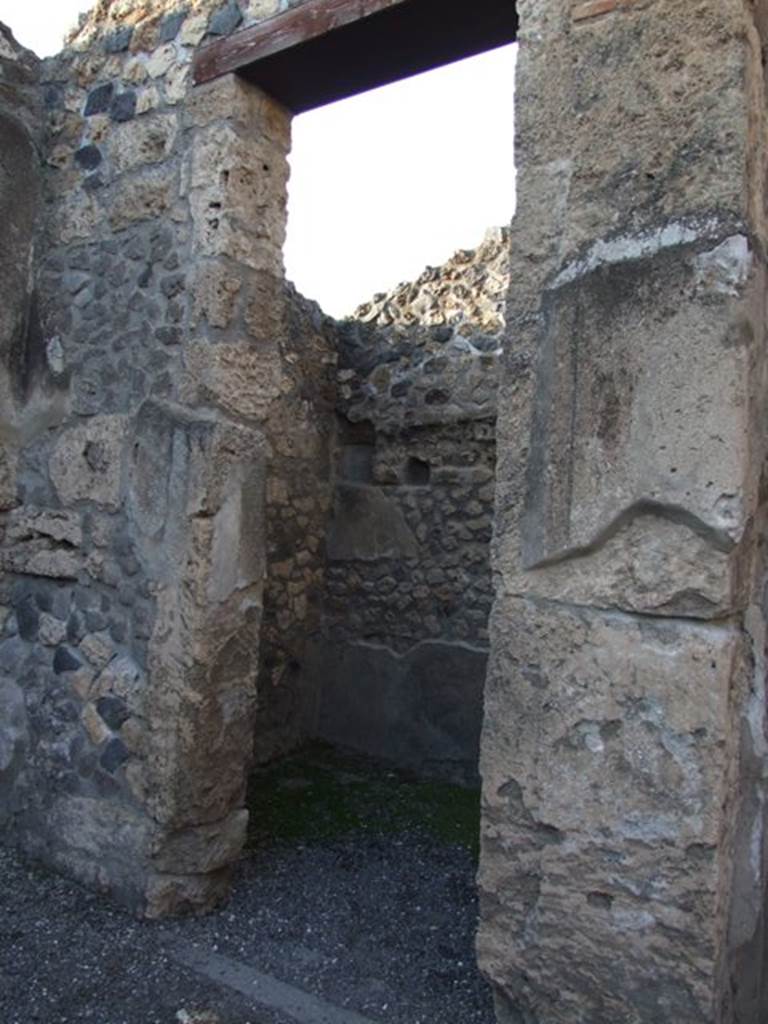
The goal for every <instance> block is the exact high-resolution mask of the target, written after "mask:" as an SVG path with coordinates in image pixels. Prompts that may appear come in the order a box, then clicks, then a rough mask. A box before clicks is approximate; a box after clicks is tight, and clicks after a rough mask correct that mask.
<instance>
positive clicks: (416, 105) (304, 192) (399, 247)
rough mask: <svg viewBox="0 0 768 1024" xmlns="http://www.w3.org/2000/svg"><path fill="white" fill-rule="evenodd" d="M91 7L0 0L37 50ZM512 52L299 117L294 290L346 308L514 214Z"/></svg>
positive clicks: (55, 41)
mask: <svg viewBox="0 0 768 1024" xmlns="http://www.w3.org/2000/svg"><path fill="white" fill-rule="evenodd" d="M90 6H91V4H90V3H89V2H88V0H0V21H3V22H5V23H6V24H7V25H10V27H11V28H12V29H13V31H14V33H15V35H16V38H17V39H18V40H19V42H20V43H22V44H23V45H24V46H28V47H29V48H30V49H32V50H34V51H35V52H36V53H37V54H39V55H40V56H41V57H42V56H48V55H50V54H53V53H56V52H57V51H58V50H59V49H60V48H61V40H62V37H63V35H64V33H65V32H66V31H67V30H68V29H69V28H70V27H71V26H72V25H74V24H75V23H76V21H77V15H78V13H79V12H80V11H81V10H84V9H88V8H89V7H90ZM514 62H515V48H514V47H502V48H501V49H499V50H493V51H491V52H490V53H486V54H482V55H481V56H480V57H474V58H471V59H470V60H466V61H460V62H459V63H457V64H452V65H449V66H448V67H445V68H439V69H438V70H436V71H432V72H430V73H429V74H426V75H418V76H417V77H415V78H411V79H408V80H406V81H403V82H398V83H396V84H394V85H390V86H386V87H385V88H383V89H376V90H374V91H372V92H369V93H364V94H363V95H360V96H355V97H353V98H352V99H349V100H345V101H343V102H341V103H334V104H331V105H330V106H327V107H323V108H321V109H320V110H315V111H311V112H310V113H308V114H302V115H301V116H300V117H297V118H296V119H295V121H294V126H293V153H292V156H291V184H290V193H289V205H288V240H287V242H286V247H285V262H286V270H287V274H288V276H289V277H290V278H291V279H292V280H293V281H294V282H295V283H296V285H297V287H298V288H299V290H300V291H302V292H303V293H304V294H305V295H307V296H308V297H310V298H313V299H317V300H318V302H320V304H321V305H322V306H323V308H324V309H325V310H326V311H327V312H329V313H332V314H335V315H340V314H343V313H348V312H351V310H352V309H353V308H354V307H355V306H356V305H357V304H358V303H360V302H363V301H365V300H366V299H367V298H369V297H370V296H371V295H372V294H373V293H374V292H377V291H388V290H389V289H390V288H392V287H393V286H394V285H396V284H398V283H399V282H400V281H407V280H412V279H413V278H415V277H417V276H418V275H419V274H420V273H421V271H422V270H423V269H424V267H425V266H427V265H428V264H431V265H439V264H440V263H443V262H444V261H445V260H446V259H447V258H448V257H449V256H450V255H451V254H452V253H453V252H454V251H455V250H456V249H459V248H474V247H475V246H476V245H478V244H479V242H480V241H481V239H482V237H483V233H484V231H485V229H486V228H488V227H492V226H496V225H499V224H507V223H509V221H510V220H511V218H512V213H513V212H514V197H515V182H514V154H513V125H512V117H511V111H512V109H513V108H512V94H513V81H514Z"/></svg>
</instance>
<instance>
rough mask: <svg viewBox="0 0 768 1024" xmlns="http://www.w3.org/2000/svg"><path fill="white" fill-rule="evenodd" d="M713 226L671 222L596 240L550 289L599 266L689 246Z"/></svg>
mask: <svg viewBox="0 0 768 1024" xmlns="http://www.w3.org/2000/svg"><path fill="white" fill-rule="evenodd" d="M717 227H718V223H717V221H716V220H715V219H714V218H712V219H710V220H709V221H705V222H703V223H701V224H699V225H696V226H695V227H692V226H691V225H688V224H682V223H674V222H673V223H671V224H667V225H665V226H664V227H663V228H658V229H657V230H656V231H646V232H643V233H642V234H639V235H620V236H619V237H618V238H611V239H607V240H606V239H602V238H601V239H598V241H597V242H595V244H594V245H593V246H592V248H591V249H590V250H589V252H588V253H587V255H586V256H585V257H584V258H583V259H580V260H576V261H574V262H573V263H569V264H568V266H566V267H565V268H564V269H563V270H561V271H560V273H559V274H558V275H557V277H556V278H555V281H554V287H556V288H558V287H560V286H561V285H564V284H569V283H570V282H571V281H575V280H576V279H577V278H579V277H584V276H585V275H586V274H589V273H591V272H592V271H593V270H596V269H597V268H598V267H601V266H609V265H611V264H615V263H628V262H629V261H630V260H639V259H646V258H647V257H649V256H654V255H655V254H656V253H658V252H662V251H663V250H664V249H673V248H675V246H678V245H689V244H690V243H692V242H695V241H696V240H697V239H699V238H702V237H705V236H706V235H708V234H712V233H713V232H714V231H716V230H717Z"/></svg>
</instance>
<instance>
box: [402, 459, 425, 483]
mask: <svg viewBox="0 0 768 1024" xmlns="http://www.w3.org/2000/svg"><path fill="white" fill-rule="evenodd" d="M431 479H432V467H431V466H430V464H429V463H428V462H424V460H423V459H417V458H416V457H415V456H411V458H409V459H408V461H407V462H406V464H405V466H404V467H403V483H404V484H406V486H408V487H429V484H430V482H431Z"/></svg>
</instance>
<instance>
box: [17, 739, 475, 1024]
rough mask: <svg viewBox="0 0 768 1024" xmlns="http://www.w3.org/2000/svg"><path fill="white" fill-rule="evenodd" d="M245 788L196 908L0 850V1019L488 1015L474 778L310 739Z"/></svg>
mask: <svg viewBox="0 0 768 1024" xmlns="http://www.w3.org/2000/svg"><path fill="white" fill-rule="evenodd" d="M250 802H251V811H252V821H253V829H252V834H251V839H250V849H249V850H248V854H247V856H246V857H245V858H244V859H243V861H242V863H241V865H240V867H239V870H238V877H237V882H236V885H235V888H234V891H233V893H232V897H231V900H230V901H229V903H228V904H227V905H226V906H225V907H223V908H222V909H221V910H220V911H218V912H217V913H215V914H212V915H210V916H209V917H206V918H200V919H195V920H189V919H188V920H182V921H173V922H161V923H155V922H146V921H137V920H135V919H132V918H130V917H127V916H126V915H125V914H123V913H122V912H121V911H119V910H118V909H117V908H115V907H113V906H111V905H110V904H108V903H107V902H105V900H104V899H103V898H102V897H99V896H96V895H93V894H92V893H90V892H87V891H85V890H83V889H82V888H80V887H79V886H77V885H74V884H72V883H70V882H66V881H64V880H62V879H60V878H58V877H55V876H53V875H50V874H48V873H46V872H43V871H41V870H40V869H39V868H35V867H33V866H30V865H24V864H22V863H21V862H20V861H19V859H18V857H17V856H16V855H15V854H14V853H13V852H12V851H10V850H7V849H5V850H1V849H0V871H2V879H3V884H2V890H1V892H0V1022H1V1024H30V1022H35V1021H45V1022H46V1024H68V1022H74V1021H93V1022H96V1024H295V1022H299V1024H371V1022H373V1024H375V1022H380V1024H492V1022H493V1011H492V1006H491V999H490V994H489V991H488V989H487V986H486V985H485V983H484V982H483V980H482V979H481V977H480V975H479V974H478V971H477V967H476V965H475V958H474V950H473V941H474V931H475V927H476V918H477V908H476V894H475V887H474V873H475V867H476V836H477V833H478V799H477V794H476V793H475V792H473V791H468V790H462V789H456V788H454V787H451V786H446V785H442V784H440V783H424V782H419V781H417V780H414V779H410V778H408V777H404V776H402V775H401V774H398V773H396V772H394V771H392V770H391V769H389V768H388V767H386V766H382V765H380V764H376V763H373V762H370V761H367V760H365V759H362V758H358V757H348V756H342V755H339V754H338V753H335V752H332V751H329V750H327V749H324V748H319V747H314V748H309V749H307V750H305V751H303V752H302V753H301V755H297V756H296V757H294V758H291V759H288V760H285V761H282V762H280V763H279V764H278V765H276V766H274V767H271V768H269V769H266V770H264V771H262V772H261V773H259V774H258V775H256V776H255V777H254V780H253V785H252V787H251V796H250Z"/></svg>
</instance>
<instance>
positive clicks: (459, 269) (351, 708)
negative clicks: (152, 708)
mask: <svg viewBox="0 0 768 1024" xmlns="http://www.w3.org/2000/svg"><path fill="white" fill-rule="evenodd" d="M508 242H509V240H508V234H507V232H506V231H505V230H501V229H498V230H493V231H491V232H489V234H488V236H487V238H486V240H485V241H484V243H483V244H482V245H481V246H480V247H479V248H478V249H477V250H476V251H472V250H467V251H462V252H459V253H457V254H456V255H455V256H454V257H453V258H452V259H451V260H449V261H448V262H447V263H446V264H445V265H443V266H442V267H439V268H428V269H427V270H426V271H425V273H424V274H423V275H422V276H421V277H420V278H419V279H418V280H417V281H416V282H414V283H413V284H405V285H401V286H400V287H399V288H397V289H395V290H394V291H393V292H392V293H390V294H388V295H379V296H377V297H376V298H375V299H374V301H373V302H372V303H369V304H366V305H364V306H362V307H360V309H359V310H357V311H356V313H355V315H354V317H353V318H352V319H350V320H348V321H346V322H344V323H342V324H341V325H339V373H338V381H339V395H338V403H337V411H338V429H337V444H336V463H335V481H336V483H335V491H334V507H333V515H332V518H331V521H330V524H329V530H328V538H327V559H328V563H327V579H326V587H325V591H324V595H323V621H322V630H321V635H319V636H318V637H317V638H316V639H315V641H314V642H313V646H312V655H311V659H310V662H309V665H308V670H307V674H308V675H309V676H310V678H311V681H312V683H313V684H314V686H315V687H316V688H317V692H316V701H317V708H316V712H315V714H316V716H317V717H316V721H315V722H314V723H310V725H309V729H310V731H312V732H315V733H316V734H318V735H320V736H322V737H323V738H325V739H327V740H331V741H334V742H339V743H343V744H345V745H347V746H352V747H356V748H358V749H362V750H365V751H367V752H369V753H373V754H376V755H379V756H383V757H387V758H391V759H393V760H396V761H399V762H400V763H402V764H405V765H407V766H408V767H409V768H412V769H414V770H416V771H419V772H426V773H438V774H442V775H446V774H447V775H449V776H450V777H452V778H455V779H457V780H459V781H464V782H473V781H475V780H476V778H477V762H478V742H479V730H480V721H481V716H482V692H483V684H484V677H485V666H486V660H487V648H488V631H487V624H488V616H489V612H490V605H491V598H492V594H491V575H490V566H489V544H490V536H491V530H492V524H493V498H494V469H495V461H496V444H495V431H496V422H495V421H496V385H497V378H498V372H497V371H498V359H499V354H500V350H501V343H502V337H503V333H504V304H505V302H506V293H507V289H508V284H509V269H508V268H509V252H508Z"/></svg>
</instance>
